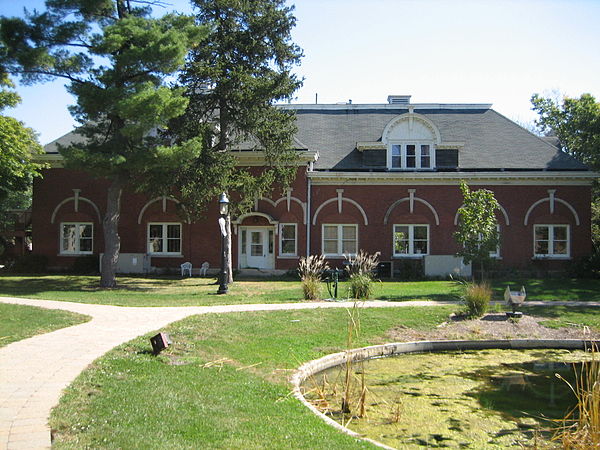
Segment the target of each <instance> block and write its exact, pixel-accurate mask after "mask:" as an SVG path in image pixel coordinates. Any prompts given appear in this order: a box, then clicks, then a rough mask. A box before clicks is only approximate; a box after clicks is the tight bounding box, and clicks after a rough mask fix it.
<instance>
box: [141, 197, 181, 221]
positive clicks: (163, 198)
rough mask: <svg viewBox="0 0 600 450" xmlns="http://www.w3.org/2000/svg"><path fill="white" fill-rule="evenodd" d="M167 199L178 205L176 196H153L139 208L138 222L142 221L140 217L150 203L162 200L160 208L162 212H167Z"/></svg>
mask: <svg viewBox="0 0 600 450" xmlns="http://www.w3.org/2000/svg"><path fill="white" fill-rule="evenodd" d="M167 200H168V201H171V202H175V203H176V204H178V205H179V203H180V202H179V200H177V199H176V198H173V197H156V198H153V199H152V200H150V201H148V203H146V204H145V205H144V207H143V208H142V209H141V211H140V213H139V214H138V224H141V223H142V218H143V217H144V213H145V212H146V210H147V209H148V207H149V206H150V205H151V204H152V203H156V202H162V210H163V212H167ZM187 223H190V221H189V220H188V221H187Z"/></svg>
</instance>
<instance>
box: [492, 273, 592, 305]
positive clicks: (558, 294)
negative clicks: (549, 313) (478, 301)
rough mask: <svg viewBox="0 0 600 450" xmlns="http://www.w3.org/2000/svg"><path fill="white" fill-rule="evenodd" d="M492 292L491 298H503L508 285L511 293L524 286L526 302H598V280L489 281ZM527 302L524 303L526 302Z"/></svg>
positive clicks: (528, 279)
mask: <svg viewBox="0 0 600 450" xmlns="http://www.w3.org/2000/svg"><path fill="white" fill-rule="evenodd" d="M490 282H491V283H492V289H493V291H494V294H493V298H494V299H497V300H501V299H503V298H504V290H505V289H506V286H508V285H510V287H511V289H512V290H513V291H517V290H519V289H521V286H525V290H526V291H527V300H542V301H556V300H559V301H579V302H589V301H595V302H598V301H600V279H597V280H592V279H587V280H586V279H577V278H546V279H539V278H505V279H501V280H490ZM527 300H526V301H525V302H527Z"/></svg>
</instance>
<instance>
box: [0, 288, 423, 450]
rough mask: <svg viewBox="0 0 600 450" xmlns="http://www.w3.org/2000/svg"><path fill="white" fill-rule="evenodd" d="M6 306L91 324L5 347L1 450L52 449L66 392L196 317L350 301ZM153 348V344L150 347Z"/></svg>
mask: <svg viewBox="0 0 600 450" xmlns="http://www.w3.org/2000/svg"><path fill="white" fill-rule="evenodd" d="M0 302H5V303H16V304H21V305H31V306H40V307H43V308H51V309H64V310H68V311H73V312H76V313H80V314H86V315H88V316H91V317H92V320H90V321H89V322H86V323H83V324H80V325H75V326H72V327H68V328H62V329H60V330H56V331H53V332H51V333H47V334H42V335H38V336H34V337H32V338H29V339H24V340H22V341H18V342H14V343H12V344H9V345H7V346H6V347H2V348H0V450H4V449H11V450H13V449H38V448H49V447H50V428H49V427H48V417H49V415H50V410H51V409H52V407H54V406H55V405H56V404H57V403H58V400H59V398H60V396H61V393H62V390H63V389H64V388H65V387H67V386H68V385H69V384H70V383H71V382H72V381H73V380H74V379H75V377H76V376H77V375H78V374H79V373H80V372H81V371H83V370H84V369H85V368H86V367H87V366H88V365H89V364H90V363H91V362H92V361H94V360H95V359H97V358H98V357H100V356H102V355H103V354H104V353H106V352H107V351H109V350H110V349H112V348H113V347H115V346H117V345H119V344H121V343H123V342H127V341H129V340H131V339H133V338H135V337H137V336H139V335H141V334H145V333H149V332H151V331H154V330H158V329H160V328H162V327H164V326H166V325H167V324H169V323H171V322H174V321H176V320H180V319H183V318H185V317H187V316H190V315H194V314H208V313H223V312H235V311H240V312H242V311H272V310H291V309H316V308H344V307H351V306H352V303H350V302H320V303H314V302H313V303H279V304H256V305H230V306H191V307H146V308H143V307H121V306H108V305H90V304H83V303H71V302H58V301H51V300H29V299H22V298H9V297H0ZM432 304H434V302H423V301H419V302H382V301H377V302H365V303H364V306H365V307H402V306H425V305H432ZM148 345H150V344H148Z"/></svg>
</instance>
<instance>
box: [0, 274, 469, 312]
mask: <svg viewBox="0 0 600 450" xmlns="http://www.w3.org/2000/svg"><path fill="white" fill-rule="evenodd" d="M98 282H99V277H97V276H75V275H73V276H71V275H41V276H0V296H12V297H26V298H39V299H45V300H60V301H71V302H78V303H98V304H106V305H116V306H191V305H224V304H239V303H286V302H298V301H300V300H302V289H301V286H300V282H299V281H290V280H280V279H268V278H267V279H258V280H242V281H236V282H235V283H234V284H232V285H231V286H230V289H229V294H227V295H216V294H215V293H216V291H217V288H218V286H216V285H215V284H214V279H212V278H184V279H180V278H178V277H163V278H156V277H153V278H150V277H148V278H145V277H119V278H118V284H119V287H118V288H117V289H110V290H104V289H100V288H99V287H98ZM459 290H460V286H459V285H458V284H457V283H456V282H452V281H421V282H403V283H400V282H383V283H380V282H376V283H375V284H374V298H375V299H380V300H397V301H405V300H455V299H456V294H457V293H458V292H459ZM347 292H348V287H347V283H345V282H344V283H340V286H339V290H338V297H339V298H345V297H346V296H347ZM323 296H324V297H328V296H329V295H328V294H327V288H326V287H325V284H324V283H323Z"/></svg>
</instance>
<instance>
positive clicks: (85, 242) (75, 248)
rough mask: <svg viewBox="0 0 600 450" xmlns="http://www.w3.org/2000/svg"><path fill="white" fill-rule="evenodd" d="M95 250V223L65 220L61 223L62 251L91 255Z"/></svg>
mask: <svg viewBox="0 0 600 450" xmlns="http://www.w3.org/2000/svg"><path fill="white" fill-rule="evenodd" d="M93 251H94V224H92V223H82V222H65V223H61V224H60V253H61V254H63V255H91V254H92V252H93Z"/></svg>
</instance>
